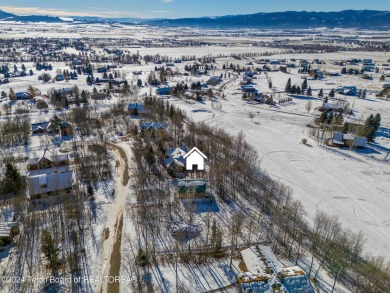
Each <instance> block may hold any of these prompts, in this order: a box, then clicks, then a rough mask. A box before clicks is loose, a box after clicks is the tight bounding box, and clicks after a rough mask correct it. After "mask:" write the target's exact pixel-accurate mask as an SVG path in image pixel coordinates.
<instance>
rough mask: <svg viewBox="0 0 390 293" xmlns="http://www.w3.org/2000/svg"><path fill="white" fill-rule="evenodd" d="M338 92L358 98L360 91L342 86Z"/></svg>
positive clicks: (354, 87)
mask: <svg viewBox="0 0 390 293" xmlns="http://www.w3.org/2000/svg"><path fill="white" fill-rule="evenodd" d="M337 92H338V93H339V94H341V95H346V96H356V95H357V94H358V89H357V87H356V86H342V87H339V88H338V89H337Z"/></svg>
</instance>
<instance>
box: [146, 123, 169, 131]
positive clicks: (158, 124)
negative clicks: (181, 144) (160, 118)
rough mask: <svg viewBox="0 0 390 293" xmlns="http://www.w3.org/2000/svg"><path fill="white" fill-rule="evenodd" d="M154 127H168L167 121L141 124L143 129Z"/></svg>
mask: <svg viewBox="0 0 390 293" xmlns="http://www.w3.org/2000/svg"><path fill="white" fill-rule="evenodd" d="M152 127H153V129H154V130H155V131H157V130H159V129H165V128H166V126H165V123H160V122H142V123H141V124H140V128H141V129H150V128H152Z"/></svg>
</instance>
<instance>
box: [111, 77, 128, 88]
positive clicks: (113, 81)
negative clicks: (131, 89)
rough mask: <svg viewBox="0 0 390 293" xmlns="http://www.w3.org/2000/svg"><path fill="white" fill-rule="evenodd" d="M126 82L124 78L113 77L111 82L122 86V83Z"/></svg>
mask: <svg viewBox="0 0 390 293" xmlns="http://www.w3.org/2000/svg"><path fill="white" fill-rule="evenodd" d="M124 83H125V80H124V79H122V78H114V79H111V84H112V85H116V86H120V85H121V84H124Z"/></svg>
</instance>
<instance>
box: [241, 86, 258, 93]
mask: <svg viewBox="0 0 390 293" xmlns="http://www.w3.org/2000/svg"><path fill="white" fill-rule="evenodd" d="M241 90H242V91H243V92H245V93H252V92H254V93H256V92H257V90H256V89H255V88H254V87H253V86H252V85H242V86H241Z"/></svg>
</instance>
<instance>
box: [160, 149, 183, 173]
mask: <svg viewBox="0 0 390 293" xmlns="http://www.w3.org/2000/svg"><path fill="white" fill-rule="evenodd" d="M187 153H188V147H180V148H170V149H167V150H166V152H165V159H164V166H165V167H166V168H167V170H168V173H169V174H171V175H172V176H174V177H181V178H182V177H184V175H185V170H186V160H185V159H184V156H185V155H186V154H187Z"/></svg>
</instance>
